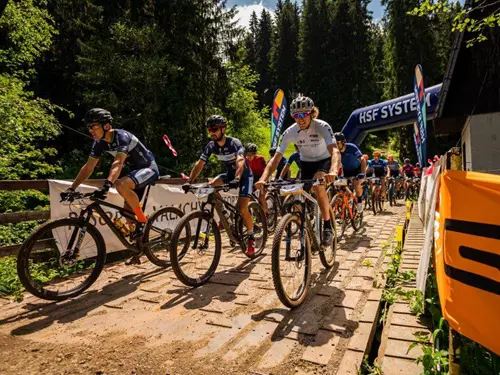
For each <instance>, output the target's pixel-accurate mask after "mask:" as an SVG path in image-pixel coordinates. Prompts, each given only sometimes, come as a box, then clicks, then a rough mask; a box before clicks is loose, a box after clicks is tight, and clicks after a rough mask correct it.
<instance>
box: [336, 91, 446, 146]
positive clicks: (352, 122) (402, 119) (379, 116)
mask: <svg viewBox="0 0 500 375" xmlns="http://www.w3.org/2000/svg"><path fill="white" fill-rule="evenodd" d="M441 86H442V84H439V85H436V86H432V87H429V88H428V89H426V90H425V95H426V101H427V120H432V119H433V118H434V115H435V111H436V107H437V104H438V99H439V94H440V93H441ZM415 121H417V102H416V100H415V94H414V93H411V94H408V95H405V96H401V97H399V98H396V99H392V100H388V101H386V102H382V103H378V104H374V105H371V106H369V107H365V108H359V109H357V110H355V111H354V112H353V113H351V116H349V120H347V122H346V124H345V125H344V127H343V128H342V133H344V135H345V136H346V138H347V141H348V142H353V143H356V144H357V145H359V144H361V142H363V140H364V139H365V137H366V136H367V134H368V133H371V132H375V131H379V130H385V129H391V128H395V127H399V126H405V125H411V124H413V123H414V122H415Z"/></svg>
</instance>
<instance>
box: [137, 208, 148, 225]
mask: <svg viewBox="0 0 500 375" xmlns="http://www.w3.org/2000/svg"><path fill="white" fill-rule="evenodd" d="M134 214H135V216H136V217H137V221H138V222H139V223H147V222H148V218H147V217H146V215H144V212H143V211H142V208H141V207H140V206H139V207H137V208H134Z"/></svg>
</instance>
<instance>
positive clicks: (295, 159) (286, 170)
mask: <svg viewBox="0 0 500 375" xmlns="http://www.w3.org/2000/svg"><path fill="white" fill-rule="evenodd" d="M293 146H294V147H295V152H294V153H293V154H292V155H290V157H289V158H288V160H287V162H286V165H285V167H284V168H283V170H282V171H281V174H280V178H281V179H282V180H286V179H287V178H288V177H290V173H289V171H290V168H291V166H292V164H293V163H295V164H297V167H299V171H298V172H297V175H296V176H295V178H296V179H300V151H299V148H298V147H297V145H295V144H294V145H293Z"/></svg>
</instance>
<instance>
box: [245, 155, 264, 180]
mask: <svg viewBox="0 0 500 375" xmlns="http://www.w3.org/2000/svg"><path fill="white" fill-rule="evenodd" d="M247 163H248V166H249V167H250V169H251V170H252V173H253V174H254V176H255V179H256V180H258V179H259V178H260V176H262V174H263V173H264V169H266V159H264V157H263V156H260V155H255V156H254V157H253V159H252V160H250V159H247Z"/></svg>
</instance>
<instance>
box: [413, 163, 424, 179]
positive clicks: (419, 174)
mask: <svg viewBox="0 0 500 375" xmlns="http://www.w3.org/2000/svg"><path fill="white" fill-rule="evenodd" d="M414 171H415V176H416V177H418V178H420V177H422V169H421V168H420V163H416V164H415V170H414Z"/></svg>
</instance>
